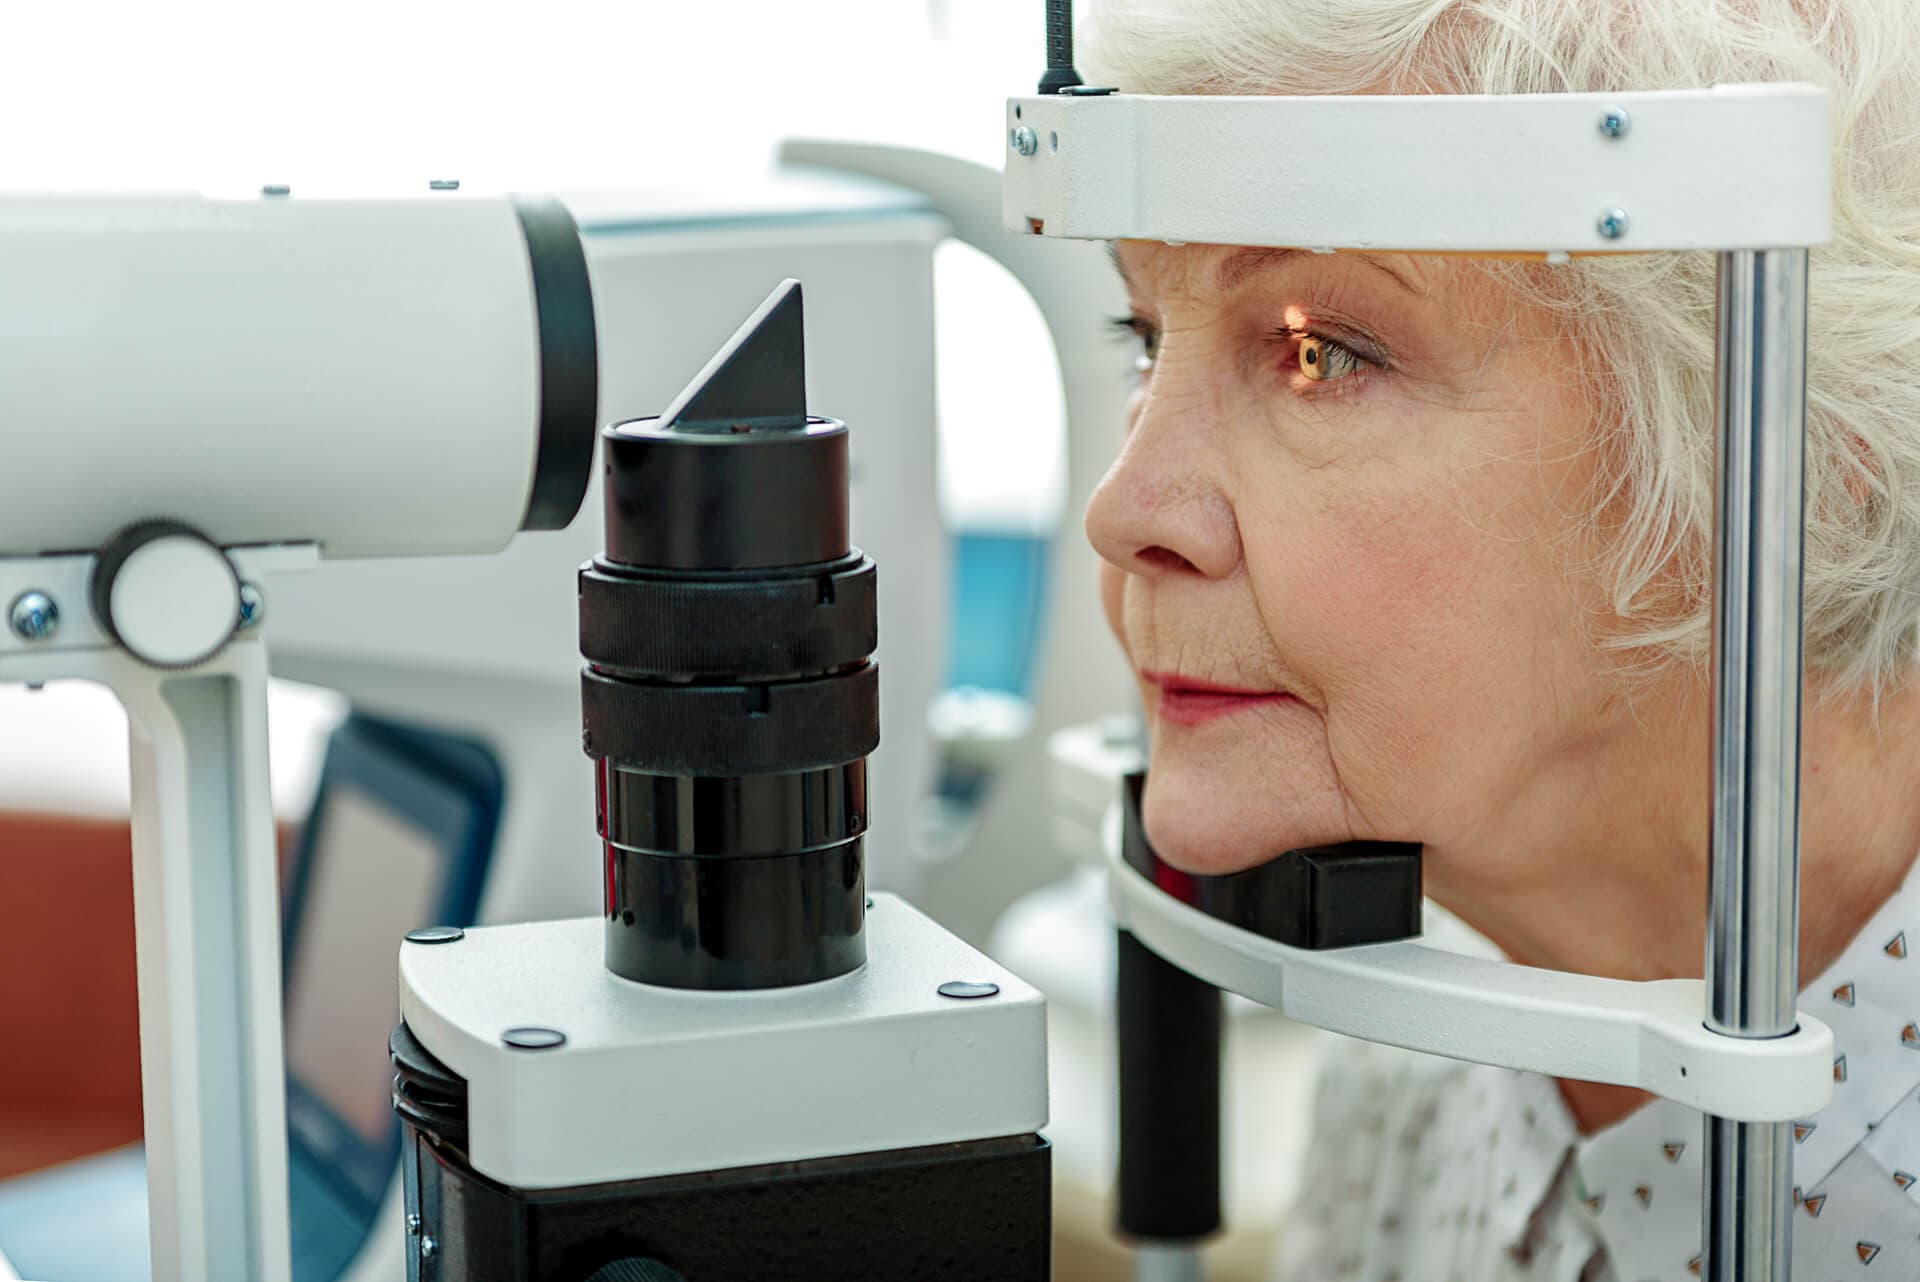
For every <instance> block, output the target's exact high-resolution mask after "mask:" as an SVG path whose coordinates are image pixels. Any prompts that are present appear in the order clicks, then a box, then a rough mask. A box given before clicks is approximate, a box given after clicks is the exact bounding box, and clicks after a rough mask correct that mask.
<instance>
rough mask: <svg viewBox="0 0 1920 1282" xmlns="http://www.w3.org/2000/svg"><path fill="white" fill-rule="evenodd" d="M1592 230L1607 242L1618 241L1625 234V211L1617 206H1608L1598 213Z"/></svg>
mask: <svg viewBox="0 0 1920 1282" xmlns="http://www.w3.org/2000/svg"><path fill="white" fill-rule="evenodd" d="M1594 228H1595V230H1597V231H1598V232H1599V233H1600V234H1601V235H1602V236H1605V237H1606V238H1607V239H1608V240H1619V239H1620V238H1621V237H1622V236H1624V235H1626V234H1627V211H1626V210H1624V209H1621V208H1619V207H1618V206H1608V207H1607V208H1606V209H1603V210H1601V211H1600V217H1599V219H1598V220H1596V221H1595V223H1594Z"/></svg>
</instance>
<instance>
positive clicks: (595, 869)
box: [266, 166, 1105, 1282]
mask: <svg viewBox="0 0 1920 1282" xmlns="http://www.w3.org/2000/svg"><path fill="white" fill-rule="evenodd" d="M990 191H991V192H997V183H995V182H988V181H983V182H982V183H981V192H982V194H983V196H984V195H985V193H987V192H990ZM285 199H291V200H294V201H298V200H300V199H302V197H301V196H300V194H299V191H298V190H297V189H296V190H295V191H294V193H293V194H292V195H291V197H288V198H285ZM563 200H564V204H565V205H566V207H567V209H568V211H569V212H570V213H571V214H572V215H573V217H574V218H575V219H576V221H577V222H578V224H579V226H580V239H581V243H582V245H583V247H584V251H585V254H586V259H587V265H588V269H589V272H590V274H591V276H592V280H593V291H594V312H595V316H596V320H597V323H598V326H599V331H600V336H601V338H600V344H599V346H600V369H599V379H598V381H599V388H600V405H601V419H602V421H606V420H612V419H623V418H632V417H635V416H638V415H641V414H646V413H652V412H656V411H658V410H659V409H660V408H661V407H662V406H664V405H666V404H667V403H668V401H670V400H671V399H672V397H673V395H674V394H675V393H676V392H677V391H678V390H679V389H680V387H681V386H682V385H683V384H684V383H685V381H686V377H687V374H688V372H689V371H692V370H695V369H698V368H699V367H700V366H701V365H702V363H703V362H705V360H706V359H707V358H708V357H709V356H710V355H711V354H712V351H713V348H714V346H715V345H716V344H718V343H719V342H720V341H721V340H722V339H724V338H725V337H726V336H727V334H729V333H730V332H731V331H732V330H733V329H734V327H735V326H737V324H738V323H739V319H740V317H741V316H742V315H743V314H745V313H746V312H747V311H749V310H751V308H752V306H753V305H754V303H756V302H757V301H758V300H759V299H760V298H761V297H762V296H764V294H765V293H766V290H767V286H768V283H769V282H770V281H774V280H779V279H781V278H782V277H783V276H788V275H794V276H799V277H801V278H803V279H805V280H806V281H807V291H808V292H807V305H808V310H809V313H810V314H811V315H812V316H813V318H814V322H813V325H812V330H813V333H812V339H813V341H812V342H811V343H810V344H809V345H808V349H807V353H806V361H807V366H808V376H809V379H810V382H811V384H812V386H813V387H814V388H815V389H816V392H817V394H818V395H820V396H821V397H822V398H823V403H830V404H832V405H834V406H835V407H836V408H839V409H840V410H841V412H842V413H844V414H845V415H846V417H847V419H848V421H850V422H855V423H858V424H862V425H864V430H861V431H858V432H856V433H854V434H853V437H852V439H851V440H850V442H849V445H850V449H851V456H850V471H851V482H852V484H851V511H850V518H851V521H852V528H853V531H854V535H855V537H856V538H857V539H858V540H859V541H860V543H861V544H862V546H864V547H866V548H868V549H871V550H872V551H874V553H875V554H876V556H877V557H883V558H885V559H886V561H887V563H888V564H889V565H892V566H896V567H898V568H897V569H896V570H895V572H894V574H893V576H892V578H891V579H890V581H889V585H888V588H889V590H888V591H887V592H886V593H884V594H883V595H882V596H881V598H880V604H879V622H880V648H879V651H878V655H879V659H880V661H881V662H882V663H883V664H884V665H885V667H886V671H887V679H886V681H885V682H883V683H882V685H881V692H880V716H881V725H882V729H883V735H882V742H881V746H880V748H879V749H878V750H877V751H876V752H875V753H874V754H873V758H872V760H871V762H870V764H869V770H870V775H871V779H872V781H873V784H874V786H873V788H872V789H871V790H870V793H869V800H870V803H871V808H870V811H869V815H868V819H869V824H870V826H871V827H872V828H873V829H874V830H876V831H878V832H880V833H883V834H891V837H890V839H889V840H887V841H886V842H885V843H883V844H881V845H880V846H878V847H877V848H876V849H875V851H874V852H873V857H872V859H871V860H870V862H869V866H868V867H869V874H870V876H871V877H872V879H873V883H874V884H875V885H876V886H880V887H884V888H887V889H890V890H894V891H897V892H899V893H902V894H906V895H910V896H913V897H915V898H916V899H918V900H920V901H921V902H928V903H932V904H937V905H938V909H937V911H938V912H939V915H940V916H941V917H942V918H943V919H944V918H945V916H946V915H947V913H948V911H949V910H950V909H958V911H959V915H960V916H962V917H967V916H972V917H975V918H983V919H987V920H990V919H991V914H992V912H994V911H997V908H998V906H999V904H1000V903H1002V902H1004V900H1002V899H1001V898H999V897H998V895H997V892H996V888H995V887H994V886H993V885H991V884H989V885H986V886H973V885H969V884H967V883H966V882H965V880H964V879H963V878H961V877H958V876H956V875H955V872H954V870H952V869H949V868H946V867H927V866H923V865H921V864H920V863H919V862H917V861H916V860H915V859H914V858H911V857H909V855H908V852H907V850H906V849H905V841H904V834H906V833H908V832H910V831H911V828H912V824H913V821H914V811H915V807H916V805H917V804H918V802H919V800H920V798H921V797H922V796H924V795H925V793H926V791H927V790H928V788H929V786H930V783H931V780H932V778H933V774H934V770H935V754H934V750H933V745H932V744H930V743H929V741H928V737H927V735H926V733H925V731H924V726H925V722H926V709H927V707H928V704H929V703H930V702H931V701H932V700H933V699H934V697H935V695H936V694H937V692H938V691H939V688H940V683H941V679H942V675H943V667H944V662H945V653H946V635H947V626H948V619H949V609H948V599H947V584H948V579H949V571H950V568H951V563H950V559H949V556H948V551H947V537H948V536H947V532H946V530H945V529H944V528H943V527H942V523H941V517H940V512H939V508H938V504H937V502H936V484H935V472H936V457H935V443H936V442H935V430H934V420H935V397H934V390H935V389H934V378H933V369H934V352H933V320H934V318H933V273H934V262H933V256H934V251H935V249H936V248H937V246H938V245H939V244H940V242H941V240H942V239H943V237H944V236H945V235H946V233H947V225H946V223H945V222H944V221H943V219H942V218H941V217H940V216H939V215H938V214H937V213H935V212H934V211H933V209H932V207H931V205H930V204H929V202H928V201H927V200H926V199H925V198H924V197H921V196H918V195H916V194H914V193H912V192H909V191H906V190H903V189H901V188H897V187H889V186H883V185H881V184H878V183H874V182H872V181H869V180H864V179H857V178H852V177H848V176H843V175H834V174H830V173H825V172H820V171H814V170H808V169H804V168H800V167H797V166H788V167H786V168H784V169H782V170H781V171H779V172H778V173H777V174H774V175H770V176H769V177H768V178H767V179H766V180H764V181H761V182H758V183H756V184H754V185H750V186H745V185H743V186H741V187H738V188H730V189H726V190H721V191H702V192H663V191H652V192H644V193H632V194H619V193H597V194H594V193H569V194H567V195H566V196H565V197H564V198H563ZM1103 354H1105V353H1104V352H1103ZM601 483H602V478H601V475H600V473H599V471H598V469H596V470H595V474H594V475H593V477H592V478H591V479H590V480H589V482H588V489H587V498H586V501H585V503H584V505H583V508H582V512H581V515H580V516H579V517H578V518H577V519H576V520H575V521H574V522H573V523H572V524H571V525H570V526H568V527H567V528H566V529H565V530H559V531H554V532H551V533H537V534H529V535H524V536H522V537H521V538H519V539H516V540H515V541H514V543H513V544H512V545H511V546H509V547H508V548H506V549H505V550H504V551H502V552H501V553H499V554H498V555H497V556H494V557H490V558H487V559H485V560H479V559H474V558H457V557H430V558H405V559H382V560H369V561H355V562H349V563H340V564H333V563H329V564H325V565H323V566H321V567H320V568H319V569H318V570H317V571H316V572H314V573H311V574H305V575H301V576H298V577H295V578H286V579H283V580H281V581H280V582H278V583H277V584H276V585H274V587H273V590H272V592H271V594H270V599H269V600H268V601H267V603H266V604H267V608H268V611H269V613H270V616H271V632H272V636H273V670H274V673H275V674H276V675H281V676H288V677H293V678H295V679H299V680H304V681H310V682H312V683H314V684H316V685H323V686H327V687H329V688H331V689H335V690H338V691H340V692H342V693H344V694H346V695H347V696H348V697H349V698H351V699H352V700H353V702H354V705H355V706H356V707H359V708H362V709H366V710H369V711H372V712H375V713H378V714H381V715H385V716H389V717H394V718H400V719H404V720H408V721H413V722H417V723H420V724H422V725H428V726H434V727H437V728H440V729H443V730H450V731H454V732H457V733H462V734H467V735H471V736H473V737H475V738H477V739H480V740H481V741H483V742H484V743H485V744H486V745H487V746H488V747H489V748H490V749H491V750H492V751H493V752H494V754H495V755H496V757H497V758H498V759H499V761H500V764H501V768H502V770H503V772H504V774H505V781H504V792H505V800H504V812H503V815H502V819H501V829H500V837H499V848H498V850H497V851H496V853H495V855H494V858H493V861H492V864H491V866H490V870H489V872H488V876H487V884H486V887H485V889H484V892H483V895H482V899H481V903H480V911H479V920H480V921H481V922H483V923H502V922H513V921H528V920H538V919H549V918H560V917H569V916H582V915H586V914H591V913H597V912H599V911H600V910H601V907H602V903H601V900H602V897H603V896H602V891H601V890H600V876H601V874H600V869H599V863H598V860H599V850H598V848H597V844H596V842H595V840H594V834H593V829H592V818H593V814H594V806H595V792H594V782H593V770H592V768H591V763H590V762H589V761H588V760H587V759H586V758H584V757H582V756H581V754H580V716H579V688H580V651H579V630H578V624H577V617H576V616H577V591H578V588H577V583H576V570H577V569H578V567H579V566H580V565H581V563H583V562H585V561H588V560H590V559H591V558H592V557H593V556H594V555H595V554H596V553H597V552H598V551H599V550H600V548H601V533H600V526H601V517H600V511H601V507H602V503H601V492H602V491H601ZM1076 711H1077V709H1076ZM1010 895H1011V892H1008V897H1010ZM976 902H977V903H979V904H981V907H979V908H973V909H968V907H967V905H969V904H972V903H976ZM401 1200H402V1199H401V1189H400V1185H399V1182H398V1181H397V1180H396V1181H395V1182H394V1184H393V1187H392V1189H391V1190H390V1191H389V1194H388V1197H387V1199H386V1201H385V1203H384V1204H383V1206H382V1208H381V1214H380V1218H379V1220H378V1222H377V1223H376V1224H375V1226H374V1229H373V1231H372V1233H371V1235H370V1237H369V1239H368V1244H367V1248H366V1250H365V1251H364V1252H363V1253H362V1255H361V1256H360V1257H359V1258H358V1259H357V1260H356V1261H355V1263H354V1265H353V1267H352V1269H351V1270H350V1271H349V1272H348V1273H347V1274H346V1275H345V1277H346V1279H347V1280H348V1282H391V1279H393V1278H394V1277H397V1276H399V1274H400V1272H401V1270H402V1269H403V1268H404V1256H403V1250H404V1249H405V1248H406V1247H407V1246H408V1245H410V1243H409V1239H407V1237H406V1235H405V1233H404V1231H403V1224H402V1221H403V1218H404V1216H403V1211H402V1209H401Z"/></svg>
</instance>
